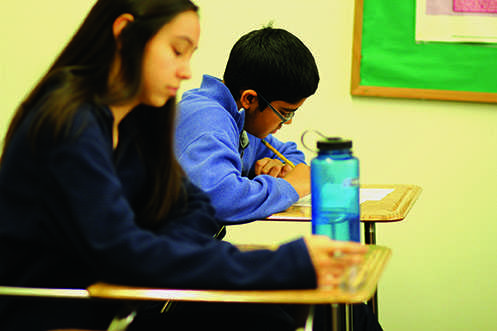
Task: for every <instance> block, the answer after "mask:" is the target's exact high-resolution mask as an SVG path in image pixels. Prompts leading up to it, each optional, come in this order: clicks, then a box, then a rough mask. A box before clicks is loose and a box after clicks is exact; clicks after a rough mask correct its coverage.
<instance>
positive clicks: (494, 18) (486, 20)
mask: <svg viewBox="0 0 497 331" xmlns="http://www.w3.org/2000/svg"><path fill="white" fill-rule="evenodd" d="M416 41H418V42H423V41H425V42H430V41H431V42H436V41H441V42H473V43H474V42H476V43H497V0H417V1H416Z"/></svg>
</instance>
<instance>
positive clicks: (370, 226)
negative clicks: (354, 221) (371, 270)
mask: <svg viewBox="0 0 497 331" xmlns="http://www.w3.org/2000/svg"><path fill="white" fill-rule="evenodd" d="M364 242H365V243H366V244H368V245H376V222H365V223H364ZM368 306H369V307H370V308H371V310H372V311H373V314H375V315H376V317H378V291H375V292H374V294H373V296H372V297H371V299H369V301H368Z"/></svg>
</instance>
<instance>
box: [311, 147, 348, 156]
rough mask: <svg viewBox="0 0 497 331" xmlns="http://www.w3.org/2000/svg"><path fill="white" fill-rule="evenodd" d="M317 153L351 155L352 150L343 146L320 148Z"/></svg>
mask: <svg viewBox="0 0 497 331" xmlns="http://www.w3.org/2000/svg"><path fill="white" fill-rule="evenodd" d="M318 154H319V155H352V150H350V149H348V148H345V149H333V150H323V149H320V150H319V151H318Z"/></svg>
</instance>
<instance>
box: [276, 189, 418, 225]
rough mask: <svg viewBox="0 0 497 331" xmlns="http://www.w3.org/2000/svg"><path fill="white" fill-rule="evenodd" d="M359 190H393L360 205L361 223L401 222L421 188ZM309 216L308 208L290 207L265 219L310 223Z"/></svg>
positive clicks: (309, 210)
mask: <svg viewBox="0 0 497 331" xmlns="http://www.w3.org/2000/svg"><path fill="white" fill-rule="evenodd" d="M361 189H393V191H392V192H391V193H389V194H388V195H386V196H385V197H384V198H383V199H382V200H378V201H376V200H366V201H364V202H363V203H361V221H362V222H398V221H401V220H403V219H404V218H405V217H406V216H407V213H408V212H409V210H410V209H411V208H412V206H413V205H414V203H415V202H416V200H417V199H418V197H419V194H420V193H421V191H422V189H421V187H419V186H417V185H408V184H390V185H387V184H367V185H361ZM311 216H312V213H311V207H310V206H291V207H290V208H288V209H287V210H285V211H283V212H281V213H277V214H273V215H271V216H269V217H268V218H267V219H268V220H279V221H310V220H311Z"/></svg>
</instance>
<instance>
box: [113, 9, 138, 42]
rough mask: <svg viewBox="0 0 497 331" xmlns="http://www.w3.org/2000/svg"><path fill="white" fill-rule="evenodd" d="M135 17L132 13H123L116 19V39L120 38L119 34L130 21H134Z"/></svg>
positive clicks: (114, 24) (114, 30) (114, 27)
mask: <svg viewBox="0 0 497 331" xmlns="http://www.w3.org/2000/svg"><path fill="white" fill-rule="evenodd" d="M134 20H135V18H134V17H133V15H131V14H121V15H119V17H118V18H116V19H115V20H114V23H113V24H112V33H113V34H114V39H116V40H118V39H119V35H120V34H121V32H122V30H123V29H124V27H126V25H128V23H130V22H133V21H134Z"/></svg>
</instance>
